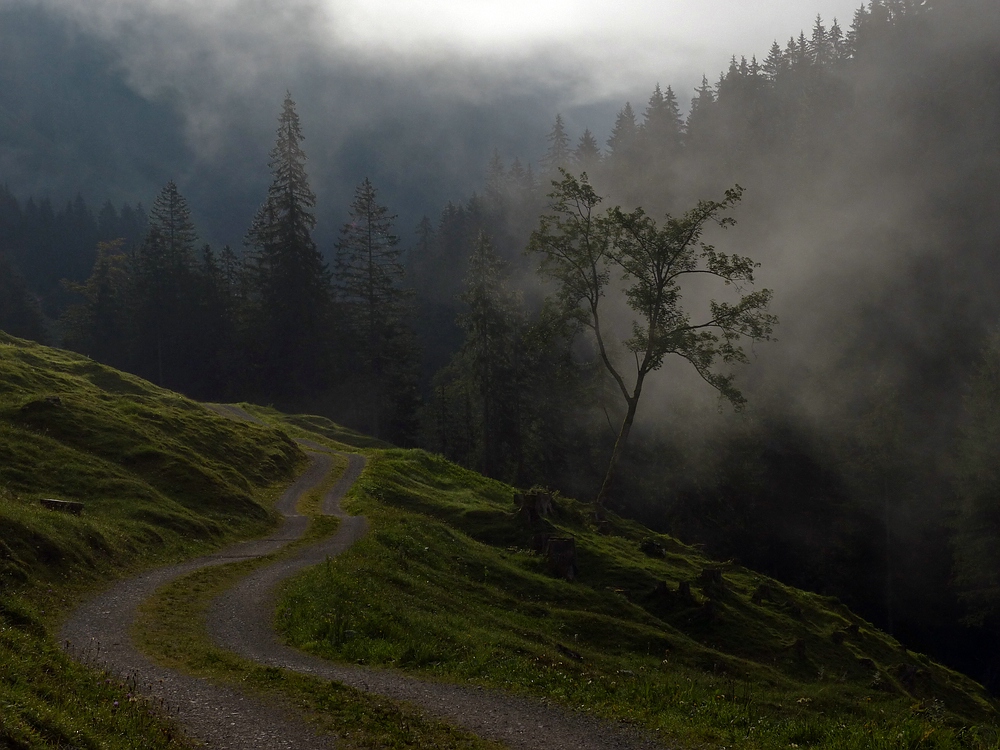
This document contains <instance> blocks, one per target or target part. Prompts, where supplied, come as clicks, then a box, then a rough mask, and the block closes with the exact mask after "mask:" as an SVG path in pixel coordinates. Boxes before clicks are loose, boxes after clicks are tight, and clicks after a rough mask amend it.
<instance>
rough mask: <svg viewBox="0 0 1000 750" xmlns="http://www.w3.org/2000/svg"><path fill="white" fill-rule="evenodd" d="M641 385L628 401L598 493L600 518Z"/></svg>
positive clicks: (633, 417) (629, 427)
mask: <svg viewBox="0 0 1000 750" xmlns="http://www.w3.org/2000/svg"><path fill="white" fill-rule="evenodd" d="M641 385H642V381H640V382H639V385H637V386H636V391H635V395H634V396H632V397H631V398H629V400H628V411H627V412H625V419H623V420H622V426H621V428H620V429H619V430H618V437H617V438H616V439H615V447H614V450H612V451H611V460H610V461H609V462H608V470H607V472H606V473H605V474H604V482H603V483H602V484H601V491H600V492H598V493H597V499H596V500H595V501H594V506H595V509H596V511H597V515H598V517H600V516H603V515H604V503H605V502H606V501H607V499H608V494H609V493H610V491H611V482H612V480H613V479H614V475H615V469H617V468H618V459H620V458H621V454H622V449H624V447H625V442H626V441H627V440H628V434H629V432H631V431H632V422H634V421H635V410H636V407H637V406H638V405H639V390H640V387H641Z"/></svg>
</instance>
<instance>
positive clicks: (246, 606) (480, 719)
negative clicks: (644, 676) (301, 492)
mask: <svg viewBox="0 0 1000 750" xmlns="http://www.w3.org/2000/svg"><path fill="white" fill-rule="evenodd" d="M364 464H365V462H364V459H363V458H362V457H361V456H357V455H352V456H351V457H350V464H349V466H348V468H347V470H346V471H345V472H344V476H343V477H342V478H341V480H340V481H339V482H338V483H337V485H336V486H334V487H333V488H332V489H331V490H330V492H329V493H328V494H327V496H326V497H325V498H324V501H323V512H324V513H326V514H328V515H335V516H337V517H338V518H340V520H341V523H340V527H339V529H338V530H337V533H336V534H334V535H333V536H332V537H330V538H329V539H327V540H325V541H323V542H320V543H319V544H316V545H312V546H310V547H308V548H306V549H304V550H302V551H301V552H300V553H299V554H298V555H295V556H294V557H291V558H288V559H285V560H280V561H278V562H277V563H275V564H274V565H270V566H268V567H266V568H261V569H258V570H256V571H254V572H253V573H251V574H250V575H249V576H247V577H246V578H244V579H243V580H242V581H240V582H239V583H238V584H237V585H236V586H234V587H233V588H231V589H230V590H229V591H227V592H226V593H225V594H223V595H221V596H220V597H218V598H217V599H216V600H215V601H214V602H213V603H212V606H211V608H210V609H209V613H208V630H209V635H210V636H211V638H212V639H213V640H214V641H215V643H216V644H217V645H219V646H221V647H223V648H225V649H228V650H230V651H234V652H236V653H237V654H239V655H240V656H243V657H245V658H247V659H251V660H253V661H256V662H259V663H261V664H266V665H268V666H274V667H280V668H282V669H289V670H292V671H295V672H301V673H305V674H311V675H315V676H317V677H322V678H324V679H328V680H336V681H338V682H342V683H344V684H346V685H350V686H351V687H354V688H358V689H359V690H363V691H365V692H369V693H376V694H378V695H384V696H386V697H389V698H393V699H396V700H404V701H408V702H410V703H413V704H415V705H417V706H420V707H421V708H423V709H424V710H425V711H426V712H428V713H430V714H433V715H435V716H438V717H440V718H442V719H445V720H446V721H449V722H452V723H454V724H457V725H459V726H462V727H465V728H466V729H468V730H469V731H471V732H472V733H473V734H476V735H478V736H480V737H484V738H487V739H491V740H496V741H498V742H502V743H503V744H505V745H507V746H508V747H511V748H517V749H521V748H524V749H525V750H529V749H531V748H541V747H544V748H549V747H566V748H578V749H579V750H603V749H609V750H611V749H616V750H617V749H620V750H633V749H634V750H639V749H640V748H642V749H643V750H647V749H648V750H652V749H653V748H658V749H660V750H662V747H663V746H662V745H660V744H658V743H655V742H653V741H652V740H650V739H649V738H648V737H646V736H644V735H643V734H641V733H639V732H637V731H636V730H634V729H633V728H631V727H629V726H627V725H624V724H612V723H609V722H604V721H600V720H598V719H595V718H593V717H591V716H588V715H586V714H582V713H576V712H572V711H568V710H566V709H564V708H562V707H558V706H552V705H547V704H545V703H542V702H541V701H538V700H532V699H530V698H520V697H515V696H511V695H507V694H505V693H501V692H498V691H495V690H487V689H484V688H478V687H469V686H464V685H453V684H448V683H443V682H425V681H422V680H419V679H416V678H414V677H409V676H407V675H404V674H401V673H399V672H394V671H390V670H382V669H365V668H361V667H355V666H350V665H343V664H336V663H333V662H330V661H327V660H325V659H320V658H318V657H315V656H310V655H308V654H304V653H302V652H301V651H297V650H296V649H293V648H291V647H289V646H287V645H285V644H283V643H282V642H281V641H280V640H279V639H278V636H277V635H276V633H275V632H274V629H273V618H274V613H275V610H276V604H277V602H276V599H277V591H276V590H277V586H278V584H279V583H280V582H282V581H284V580H286V579H288V578H290V577H291V576H293V575H295V574H296V573H298V572H299V571H301V570H303V569H304V568H306V567H308V566H311V565H316V564H318V563H321V562H323V561H324V560H325V559H326V558H327V557H334V556H336V555H338V554H340V553H341V552H343V551H344V550H346V549H347V548H348V547H350V546H351V545H352V544H353V543H354V542H355V541H357V540H358V539H360V538H361V537H362V536H363V535H364V533H365V531H366V530H367V523H366V521H365V519H364V518H363V517H361V516H350V515H348V514H347V513H345V512H344V510H343V509H342V508H341V507H340V500H341V498H342V497H343V495H344V493H345V492H346V491H347V489H348V488H349V487H350V485H351V484H353V482H354V481H355V479H356V478H357V477H358V476H360V474H361V471H362V470H363V469H364Z"/></svg>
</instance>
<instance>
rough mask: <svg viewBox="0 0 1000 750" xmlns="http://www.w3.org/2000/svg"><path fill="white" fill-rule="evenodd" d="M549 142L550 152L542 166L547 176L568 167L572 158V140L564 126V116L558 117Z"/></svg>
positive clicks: (546, 154) (549, 136)
mask: <svg viewBox="0 0 1000 750" xmlns="http://www.w3.org/2000/svg"><path fill="white" fill-rule="evenodd" d="M547 140H548V142H549V147H548V150H547V151H546V152H545V156H544V158H543V159H542V166H543V167H544V168H545V172H546V174H552V175H556V174H558V173H559V169H560V167H566V166H567V165H568V164H569V162H570V158H571V156H572V153H571V150H570V139H569V136H568V135H567V134H566V126H565V125H564V124H563V119H562V115H556V121H555V124H554V125H553V126H552V130H551V132H550V133H549V134H548V136H547Z"/></svg>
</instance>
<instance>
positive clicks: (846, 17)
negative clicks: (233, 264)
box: [0, 0, 861, 103]
mask: <svg viewBox="0 0 1000 750" xmlns="http://www.w3.org/2000/svg"><path fill="white" fill-rule="evenodd" d="M11 1H13V0H0V3H3V2H11ZM30 1H31V0H29V2H30ZM34 1H35V2H39V3H41V4H45V5H48V6H50V7H52V6H56V7H60V8H61V9H62V10H63V11H64V12H66V13H68V14H71V15H73V16H75V17H76V18H77V19H78V20H79V21H80V22H81V23H83V24H85V25H90V26H95V25H96V26H100V27H102V28H103V29H104V30H105V31H108V32H109V34H110V36H112V37H116V38H117V41H119V42H122V43H125V44H131V46H132V54H133V56H136V52H137V51H139V52H141V53H143V54H145V55H147V56H151V55H155V54H156V53H157V51H158V50H159V51H161V52H165V51H166V50H169V49H171V48H172V47H173V48H174V49H176V47H174V45H173V44H159V45H158V44H155V43H154V44H150V39H151V38H159V39H160V41H163V39H164V38H165V37H167V36H172V37H173V42H174V43H176V42H177V41H180V42H181V48H182V49H184V50H192V49H193V48H194V47H197V48H200V49H199V51H198V52H196V53H193V54H197V55H199V56H200V57H202V58H203V60H206V59H209V58H215V59H216V60H218V59H221V58H222V57H223V56H225V59H226V60H227V61H228V64H229V66H230V67H231V68H233V70H232V71H231V72H232V74H233V75H234V77H235V76H236V75H237V71H236V70H235V69H236V68H240V69H242V74H243V75H244V76H245V74H246V73H247V71H250V70H255V69H259V68H262V67H272V66H274V65H276V64H277V65H282V64H289V62H290V61H293V60H295V59H299V58H301V57H302V56H303V55H309V56H314V55H316V54H317V53H318V54H320V55H323V54H326V55H329V56H330V58H331V60H343V59H344V56H345V54H346V55H349V56H350V58H351V59H353V60H356V61H358V60H363V61H364V62H365V64H366V65H368V66H371V67H372V68H382V69H390V70H391V69H393V68H405V69H407V70H408V71H411V72H412V70H413V69H414V66H415V67H417V68H420V67H422V66H423V65H432V66H434V68H435V69H436V70H438V71H441V70H444V69H446V68H447V67H449V64H450V65H451V66H454V68H455V70H454V71H453V74H455V75H461V71H462V70H463V68H464V66H466V65H471V66H472V68H473V69H475V70H477V71H489V72H490V73H491V74H495V75H496V76H497V77H498V78H501V79H502V78H505V77H511V76H513V77H514V78H516V79H518V80H520V81H521V82H522V83H524V84H529V85H530V79H531V78H533V77H535V76H537V77H538V78H539V79H543V80H544V79H546V77H548V78H549V79H550V80H551V79H552V78H553V77H557V78H561V79H569V80H573V81H574V82H575V87H574V90H573V93H572V95H571V98H575V100H576V101H575V103H582V102H583V101H585V100H587V99H604V98H616V97H618V96H620V95H625V94H627V93H628V92H629V91H630V90H634V89H637V88H640V87H641V89H642V90H643V91H646V90H648V89H650V88H652V84H654V83H656V82H658V81H659V82H661V83H662V84H663V85H667V84H674V86H675V87H676V88H677V89H678V94H680V95H681V99H682V101H687V99H688V92H689V91H690V89H691V88H693V86H694V85H696V84H697V83H698V81H699V80H700V77H701V75H702V73H706V74H707V75H708V76H709V78H710V79H712V80H713V82H714V80H715V78H716V76H717V75H718V73H719V71H720V70H722V69H723V68H725V67H726V64H727V61H728V59H729V56H730V55H732V54H737V55H746V56H747V57H750V56H751V55H754V54H757V55H758V56H761V57H763V56H764V55H766V53H767V50H768V48H769V47H770V45H771V42H772V41H774V40H775V39H777V40H778V41H779V42H780V43H781V44H782V45H784V44H785V42H786V41H787V39H788V37H789V36H791V35H796V34H797V33H798V32H799V31H800V30H802V29H804V30H806V32H807V33H808V31H809V30H810V29H811V27H812V25H813V22H814V20H815V18H816V15H817V14H820V15H822V16H823V18H824V20H825V21H826V23H827V25H828V26H829V24H830V22H831V21H832V19H833V18H834V17H836V18H838V19H839V20H840V22H841V25H842V26H843V27H844V29H845V31H846V29H847V28H848V27H849V26H850V24H851V19H852V17H853V15H854V10H855V9H856V7H857V6H858V5H860V3H861V0H814V1H811V2H804V1H803V0H656V1H652V0H617V2H614V3H608V2H598V1H597V0H503V1H500V0H489V1H488V2H487V1H484V0H88V2H86V3H81V2H79V0H34ZM196 39H197V42H196V41H195V40H196ZM279 51H280V59H276V53H277V52H279ZM202 63H203V61H200V62H199V64H202ZM153 67H154V69H158V70H161V71H162V70H165V67H164V66H163V64H162V62H161V64H159V65H154V66H153ZM251 78H252V77H249V78H244V80H245V81H247V82H250V80H251ZM447 78H449V79H450V76H447ZM429 83H430V85H433V82H429ZM446 83H447V82H446Z"/></svg>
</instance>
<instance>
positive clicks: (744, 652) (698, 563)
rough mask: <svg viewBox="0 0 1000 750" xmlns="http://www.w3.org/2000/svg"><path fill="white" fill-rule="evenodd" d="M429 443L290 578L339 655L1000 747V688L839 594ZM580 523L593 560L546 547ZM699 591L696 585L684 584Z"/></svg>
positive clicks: (759, 717) (535, 689) (781, 735)
mask: <svg viewBox="0 0 1000 750" xmlns="http://www.w3.org/2000/svg"><path fill="white" fill-rule="evenodd" d="M513 496H514V493H513V490H512V489H511V488H510V487H507V486H505V485H502V484H500V483H497V482H493V481H490V480H487V479H484V478H483V477H481V476H479V475H477V474H475V473H472V472H469V471H465V470H463V469H460V468H458V467H456V466H454V465H453V464H449V463H448V462H446V461H444V460H442V459H440V458H438V457H435V456H431V455H429V454H426V453H423V452H420V451H400V450H390V451H385V452H381V453H379V454H378V455H376V456H375V457H374V459H373V461H372V463H371V465H370V468H369V469H368V471H367V472H366V473H365V475H364V476H363V478H362V480H361V482H359V484H358V485H357V486H356V488H355V490H354V491H353V493H352V495H351V497H350V501H349V504H348V507H349V508H350V509H351V510H352V512H355V513H363V514H365V515H366V516H368V518H369V519H370V521H371V522H372V532H371V533H370V534H369V535H368V536H367V537H366V538H365V539H364V540H362V541H361V542H360V543H358V544H357V545H355V546H354V547H352V548H351V550H349V551H348V552H347V553H346V554H345V555H344V556H342V557H339V558H337V559H335V560H332V561H329V562H328V563H327V564H326V565H324V566H320V567H319V568H317V569H314V570H312V571H310V572H307V573H306V574H304V575H303V576H302V577H300V578H299V579H297V580H296V581H295V582H293V583H292V584H291V585H290V586H289V587H288V589H287V591H286V595H285V597H284V600H283V603H282V607H281V611H280V613H279V618H278V620H279V622H280V624H281V627H282V629H283V630H284V632H285V634H286V636H287V638H288V639H289V640H290V641H291V642H293V643H294V644H296V645H298V646H300V647H302V648H304V649H306V650H309V651H312V652H315V653H318V654H321V655H323V656H327V657H330V658H332V659H337V660H343V661H350V662H359V663H363V664H371V665H380V666H389V667H397V668H401V669H405V670H410V671H415V672H418V673H421V674H424V675H427V676H430V677H436V678H442V679H458V680H471V681H474V682H478V683H480V684H484V685H490V686H496V687H501V688H504V689H509V690H514V691H517V692H524V693H529V694H533V695H537V696H541V697H545V698H548V699H552V700H555V701H558V702H561V703H564V704H566V705H567V706H571V707H578V708H582V709H585V710H590V711H595V712H597V713H599V714H602V715H604V716H608V717H613V718H620V719H627V720H632V721H635V722H638V723H639V724H642V725H644V726H646V727H648V728H649V729H650V730H652V731H654V732H658V733H660V734H661V735H663V736H667V737H671V738H674V739H676V740H678V741H680V742H682V743H684V745H685V746H697V747H741V748H742V747H747V748H779V747H781V748H787V747H827V748H910V747H912V748H916V747H921V748H924V747H939V748H953V747H968V748H988V747H997V746H998V742H997V737H998V735H997V732H996V722H997V718H998V714H997V710H996V705H995V704H994V703H993V702H992V701H991V700H990V699H989V698H988V697H987V696H986V695H985V694H984V692H983V690H982V689H981V688H980V687H979V686H978V685H976V684H975V683H973V682H972V681H971V680H969V679H967V678H965V677H964V676H962V675H960V674H957V673H955V672H953V671H950V670H948V669H946V668H944V667H942V666H940V665H937V664H934V663H932V662H931V661H930V660H928V659H927V658H926V657H924V656H922V655H920V654H916V653H913V652H909V651H906V650H905V649H904V648H903V647H901V646H900V644H898V643H897V642H895V641H894V640H893V639H892V638H890V637H888V636H886V635H885V634H883V633H881V632H879V631H877V630H875V629H874V628H873V627H872V626H871V625H870V624H869V623H867V622H864V621H863V620H861V619H859V618H858V617H857V616H856V615H854V614H853V613H851V612H850V611H849V610H847V608H846V607H844V606H843V605H841V604H840V603H839V602H837V601H836V600H834V599H830V598H825V597H820V596H816V595H813V594H809V593H806V592H802V591H798V590H794V589H790V588H788V587H785V586H783V585H781V584H780V583H778V582H776V581H773V580H769V579H766V578H764V577H762V576H760V575H757V574H755V573H754V572H752V571H749V570H745V569H743V568H741V567H739V566H737V565H732V564H720V563H718V562H716V561H712V560H709V559H707V558H705V557H704V556H703V555H702V554H700V553H699V552H698V551H697V550H695V549H692V548H690V547H687V546H685V545H683V544H681V543H679V542H678V541H676V540H674V539H671V538H669V537H665V536H655V535H652V534H650V533H649V532H648V531H647V530H646V529H644V528H642V527H640V526H638V525H637V524H634V523H630V522H627V521H624V520H621V519H612V520H611V522H610V524H607V525H604V526H603V527H600V526H599V525H598V524H596V523H595V522H594V521H593V519H592V515H591V514H590V513H588V511H587V508H586V507H584V506H583V505H581V504H579V503H577V502H575V501H572V500H569V499H566V498H557V499H556V504H555V509H554V513H553V515H552V516H550V517H549V518H548V519H546V520H542V521H540V522H536V523H535V524H534V525H531V524H529V523H528V522H527V521H526V520H525V519H523V518H521V517H520V516H518V514H517V513H516V512H515V506H514V504H513ZM544 535H557V536H560V537H569V536H572V537H573V538H574V539H575V543H576V549H577V558H578V566H579V571H578V576H577V578H576V580H575V581H573V582H569V581H567V580H565V579H563V578H561V577H560V576H558V575H556V574H555V573H554V572H553V570H552V569H551V568H550V565H549V563H548V561H547V560H546V558H545V556H543V555H541V554H538V552H537V551H536V547H537V544H538V542H539V541H540V539H541V538H542V537H543V536H544ZM682 582H685V583H687V584H689V586H690V592H691V593H690V595H687V594H682V593H680V591H679V589H680V584H681V583H682Z"/></svg>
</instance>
